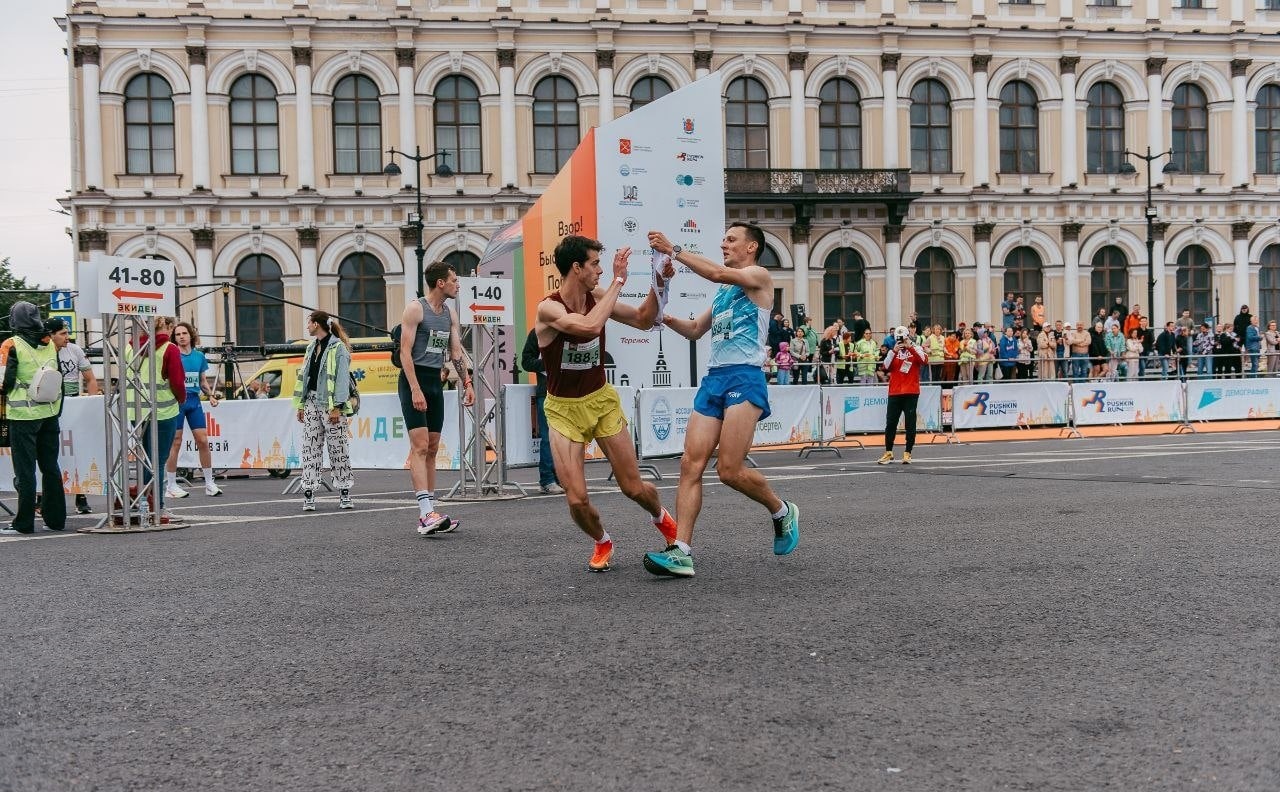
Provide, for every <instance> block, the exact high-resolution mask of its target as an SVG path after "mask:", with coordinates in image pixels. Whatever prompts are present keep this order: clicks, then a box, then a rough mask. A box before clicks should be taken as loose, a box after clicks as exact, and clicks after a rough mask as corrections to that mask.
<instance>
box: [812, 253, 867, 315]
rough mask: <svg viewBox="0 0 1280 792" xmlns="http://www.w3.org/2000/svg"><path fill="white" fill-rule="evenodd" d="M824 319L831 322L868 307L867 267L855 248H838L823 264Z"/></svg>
mask: <svg viewBox="0 0 1280 792" xmlns="http://www.w3.org/2000/svg"><path fill="white" fill-rule="evenodd" d="M822 267H823V269H824V270H825V272H824V273H823V275H822V315H823V317H825V319H826V321H828V322H830V321H832V320H834V319H837V318H846V319H847V318H848V317H850V316H853V312H854V311H858V312H863V311H865V310H866V307H867V299H866V277H865V275H866V267H865V265H864V264H863V262H862V256H860V255H858V251H856V250H854V249H853V248H836V249H835V250H833V251H831V252H830V253H828V254H827V260H826V261H825V262H823V264H822Z"/></svg>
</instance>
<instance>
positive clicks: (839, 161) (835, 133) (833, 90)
mask: <svg viewBox="0 0 1280 792" xmlns="http://www.w3.org/2000/svg"><path fill="white" fill-rule="evenodd" d="M818 167H820V168H829V169H843V168H861V167H862V95H861V94H859V93H858V86H856V85H854V84H853V82H852V81H851V80H846V79H845V78H843V77H837V78H836V79H834V80H827V81H826V83H824V84H823V86H822V90H821V91H820V92H819V93H818ZM841 315H843V314H841Z"/></svg>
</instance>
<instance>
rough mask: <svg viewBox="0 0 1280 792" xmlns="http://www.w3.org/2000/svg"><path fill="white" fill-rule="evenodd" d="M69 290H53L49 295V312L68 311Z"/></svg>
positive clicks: (69, 307) (70, 306)
mask: <svg viewBox="0 0 1280 792" xmlns="http://www.w3.org/2000/svg"><path fill="white" fill-rule="evenodd" d="M71 308H72V305H71V290H70V289H54V290H53V291H52V292H50V293H49V310H51V311H70V310H71Z"/></svg>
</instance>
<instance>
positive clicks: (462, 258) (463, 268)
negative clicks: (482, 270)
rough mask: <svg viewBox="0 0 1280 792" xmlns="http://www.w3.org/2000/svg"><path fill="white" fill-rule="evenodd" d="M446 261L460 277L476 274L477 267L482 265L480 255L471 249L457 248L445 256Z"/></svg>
mask: <svg viewBox="0 0 1280 792" xmlns="http://www.w3.org/2000/svg"><path fill="white" fill-rule="evenodd" d="M444 263H445V264H448V265H449V266H450V267H453V271H454V272H456V273H458V277H459V278H469V277H471V276H473V275H475V272H476V267H479V266H480V257H479V256H477V255H476V254H475V253H472V252H471V251H470V250H455V251H453V252H452V253H450V254H449V255H447V256H445V257H444Z"/></svg>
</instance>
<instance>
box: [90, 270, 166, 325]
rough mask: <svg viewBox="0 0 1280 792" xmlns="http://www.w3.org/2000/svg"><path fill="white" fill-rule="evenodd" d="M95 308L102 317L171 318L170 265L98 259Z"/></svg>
mask: <svg viewBox="0 0 1280 792" xmlns="http://www.w3.org/2000/svg"><path fill="white" fill-rule="evenodd" d="M97 262H98V266H97V272H96V276H97V283H98V289H97V292H98V308H99V310H100V311H101V312H102V313H104V314H127V315H132V316H173V314H174V312H175V308H176V306H175V302H176V300H175V298H174V282H173V281H174V273H173V262H172V261H165V260H164V259H136V258H125V257H124V256H101V257H99V258H98V260H97Z"/></svg>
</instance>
